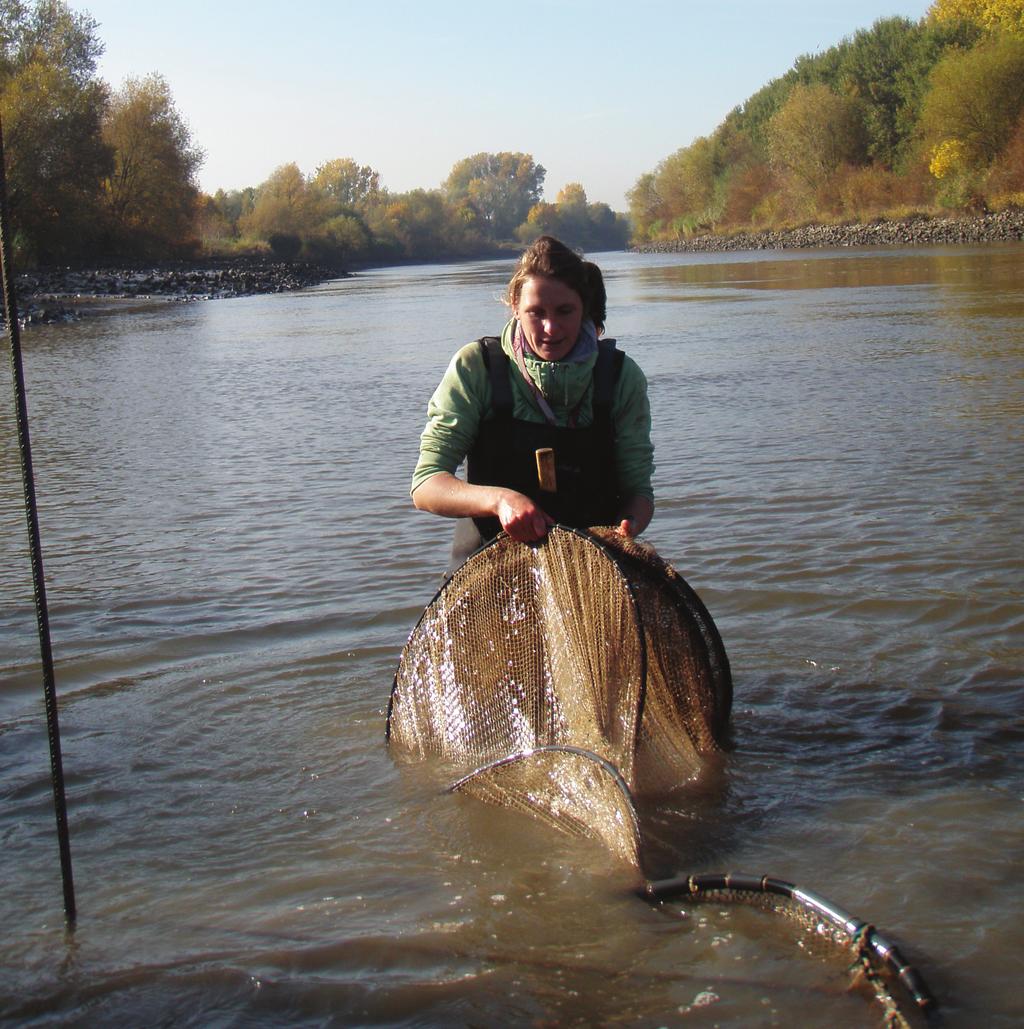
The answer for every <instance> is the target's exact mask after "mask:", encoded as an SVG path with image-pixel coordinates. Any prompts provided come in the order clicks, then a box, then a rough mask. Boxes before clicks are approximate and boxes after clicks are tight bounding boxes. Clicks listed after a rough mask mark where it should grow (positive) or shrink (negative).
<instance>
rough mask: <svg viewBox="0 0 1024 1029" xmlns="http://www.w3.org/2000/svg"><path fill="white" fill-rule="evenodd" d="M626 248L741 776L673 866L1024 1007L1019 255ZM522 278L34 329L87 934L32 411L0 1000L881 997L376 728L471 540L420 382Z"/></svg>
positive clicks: (838, 1019) (6, 667)
mask: <svg viewBox="0 0 1024 1029" xmlns="http://www.w3.org/2000/svg"><path fill="white" fill-rule="evenodd" d="M598 259H599V260H600V261H601V263H602V264H603V266H604V267H605V269H606V273H607V277H608V287H609V312H610V316H609V332H610V335H613V336H616V337H617V338H618V339H619V341H620V345H621V346H622V347H623V348H624V349H626V350H627V351H628V352H629V353H630V354H631V355H633V356H634V357H635V358H636V359H637V360H638V362H639V363H640V365H641V366H642V367H643V368H644V370H645V371H646V373H647V376H648V379H649V383H650V393H651V399H652V408H653V415H654V436H655V445H656V448H657V452H656V460H657V466H658V467H657V473H656V481H655V485H656V491H657V495H658V510H657V514H656V516H655V520H654V522H653V523H652V525H651V527H650V529H649V531H648V533H647V538H648V540H649V541H650V542H651V543H653V544H654V545H655V546H656V547H657V548H658V550H659V552H660V553H661V554H662V556H663V557H665V558H666V559H668V560H669V561H671V562H672V563H673V564H674V565H675V566H676V568H677V569H678V570H679V571H680V572H681V573H682V574H683V575H684V576H685V577H686V579H687V580H688V581H689V582H690V584H691V585H692V586H693V587H694V588H695V589H696V590H697V591H698V592H699V593H700V595H701V597H702V598H703V600H704V602H705V604H706V605H707V606H708V608H709V609H710V611H711V613H712V614H713V616H714V618H715V620H716V622H717V625H718V628H719V630H720V631H721V634H722V637H723V639H724V641H725V645H726V649H727V651H728V654H729V658H730V661H731V664H732V671H733V677H734V682H735V697H736V699H735V706H734V718H733V737H734V748H733V749H732V751H731V752H730V753H729V754H728V755H727V757H726V759H725V761H724V764H723V767H722V769H721V770H720V771H719V773H718V774H717V775H716V776H715V777H714V778H715V781H714V783H701V784H700V785H695V786H693V787H691V788H689V789H686V790H684V791H682V792H681V793H680V795H678V796H676V797H674V798H673V800H672V802H671V803H668V804H666V805H664V806H663V807H662V808H659V809H656V810H652V811H650V812H648V813H647V814H646V817H647V818H648V819H649V820H650V822H651V824H652V825H653V826H654V827H655V830H656V835H657V836H658V838H659V840H660V851H661V852H660V854H659V861H660V862H661V863H662V864H663V865H664V870H665V871H666V872H668V871H676V872H680V873H684V872H697V871H743V872H748V873H752V874H769V875H773V876H777V877H779V878H782V879H786V880H789V881H791V882H795V883H797V884H799V885H801V886H804V887H806V888H808V889H811V890H814V891H816V892H818V893H820V894H822V895H824V896H825V897H827V898H829V899H830V900H832V901H834V902H835V903H836V904H837V905H839V906H841V907H843V908H845V909H846V910H848V911H850V912H852V913H854V914H855V915H857V916H859V917H860V918H863V919H866V920H867V921H869V922H872V923H874V924H875V925H877V926H878V927H879V928H880V929H882V930H884V931H885V933H886V935H887V936H888V937H889V938H891V939H892V940H894V941H896V942H897V943H898V944H899V946H900V947H901V949H902V950H903V952H904V954H905V955H906V956H907V957H908V958H909V959H910V960H911V961H912V962H913V964H914V965H915V966H916V967H917V968H918V969H919V971H920V972H921V973H922V975H923V976H924V978H925V980H926V982H927V983H928V985H929V986H930V987H931V989H932V991H933V992H934V993H935V994H936V995H937V997H938V999H939V1002H940V1005H941V1009H940V1010H941V1014H942V1016H943V1023H944V1024H946V1025H950V1026H972V1027H973V1026H981V1025H984V1026H996V1027H1009V1026H1016V1025H1019V1024H1021V1021H1022V1020H1024V1002H1022V1000H1021V996H1022V995H1021V991H1020V983H1019V978H1020V953H1021V947H1022V944H1024V928H1022V914H1024V892H1022V890H1021V886H1020V881H1021V879H1020V876H1021V868H1022V861H1024V819H1022V810H1021V808H1022V774H1021V773H1022V765H1024V760H1022V757H1024V748H1022V741H1024V731H1022V718H1021V708H1022V698H1024V675H1022V670H1024V574H1022V572H1024V552H1022V544H1021V540H1022V529H1024V524H1022V523H1024V514H1022V501H1024V487H1022V482H1021V470H1022V454H1024V448H1022V444H1024V245H991V246H987V247H983V248H982V247H979V248H974V247H963V248H921V249H908V250H895V249H894V250H884V251H883V250H848V251H837V252H793V251H790V252H780V253H757V254H753V253H751V254H730V255H677V256H649V255H645V256H641V255H628V254H608V255H600V256H599V258H598ZM509 271H510V265H509V264H508V263H507V262H481V263H474V264H465V265H449V266H434V267H411V268H401V269H384V270H378V271H369V272H366V273H364V274H361V275H359V276H357V277H355V278H352V279H348V280H344V281H339V282H335V283H328V284H325V285H323V286H320V287H318V288H316V289H312V290H309V291H305V292H301V293H294V294H287V295H277V296H266V297H255V298H246V299H237V300H219V301H213V302H209V303H195V304H188V305H173V304H166V303H162V302H160V303H157V302H153V303H150V304H133V305H131V306H126V309H125V310H123V311H121V312H119V313H117V314H116V315H110V316H93V317H90V318H87V319H84V320H82V321H80V322H78V323H76V324H71V325H63V326H53V327H41V328H36V329H32V330H31V331H29V332H27V333H26V334H25V335H24V337H23V346H24V360H25V369H26V378H27V381H28V389H29V410H30V417H31V424H32V442H33V455H34V459H35V470H36V488H37V493H38V497H39V506H40V522H41V529H42V538H43V547H44V554H45V561H46V570H47V589H48V591H49V601H50V618H51V629H52V635H53V642H54V651H55V654H56V658H57V684H58V691H59V693H60V696H61V729H62V735H63V747H64V765H65V772H66V775H67V793H68V805H69V820H70V832H71V847H72V856H73V860H74V871H75V884H76V889H77V897H78V926H77V929H76V931H75V932H74V933H73V934H66V933H65V931H64V927H63V918H62V910H61V887H60V869H59V863H58V854H57V843H56V832H55V827H54V816H53V806H52V798H51V793H50V780H49V762H48V757H47V744H46V731H45V723H44V718H43V705H42V700H41V686H40V673H39V657H38V655H39V650H38V642H37V639H36V635H35V616H34V612H33V604H32V589H31V577H30V566H29V559H28V548H27V543H26V534H25V527H24V526H25V523H24V514H23V507H22V494H21V481H20V474H19V470H18V461H17V447H16V441H15V434H14V427H13V415H12V410H13V405H12V404H11V403H10V401H9V400H8V401H6V402H4V403H3V405H2V406H0V470H2V475H0V590H2V592H0V599H2V609H0V682H2V686H0V883H2V886H0V926H2V927H3V932H2V935H0V1019H3V1020H4V1021H5V1022H6V1023H8V1024H15V1025H52V1024H61V1025H82V1026H93V1025H126V1026H143V1025H145V1026H152V1025H174V1026H182V1025H195V1026H264V1025H288V1026H306V1025H308V1026H324V1025H339V1026H340V1025H395V1026H433V1025H464V1026H483V1025H523V1026H531V1027H548V1026H561V1025H607V1026H615V1025H630V1026H650V1027H657V1026H670V1025H685V1026H711V1025H722V1026H773V1025H785V1026H792V1025H799V1026H828V1027H830V1029H836V1027H846V1026H851V1027H852V1026H872V1025H881V1024H882V1020H883V1012H882V1009H881V1007H880V1006H879V1005H878V1004H877V1003H875V1002H873V1001H872V1000H871V999H870V997H868V996H867V995H865V994H864V993H861V992H857V991H854V992H849V991H848V989H847V987H848V985H849V976H848V974H847V966H848V964H849V960H850V959H849V956H848V955H846V954H844V953H841V952H837V951H836V950H835V949H834V948H831V947H830V946H828V945H826V944H825V943H823V942H821V941H820V939H819V938H818V937H816V936H815V934H814V933H813V932H808V931H807V930H806V929H805V928H804V927H802V926H801V925H799V924H797V923H794V922H792V921H789V920H786V919H783V918H780V917H778V916H775V915H771V914H767V913H765V912H762V911H759V910H756V909H754V908H752V907H749V906H744V905H731V904H726V903H687V904H683V903H674V904H671V905H668V906H666V907H665V908H664V909H656V908H653V907H651V906H649V905H647V904H646V903H644V902H642V901H641V900H639V899H637V898H636V897H635V896H634V895H633V893H632V892H631V889H632V886H633V880H632V879H631V877H630V875H629V874H628V873H627V872H626V871H624V870H623V869H620V868H617V867H614V865H613V863H612V862H610V860H609V858H608V857H607V856H606V855H605V854H604V853H603V852H601V851H600V849H599V848H597V846H596V845H593V846H591V845H590V844H587V843H582V842H580V841H576V840H571V839H568V838H562V837H559V836H554V835H553V834H551V833H550V831H549V830H547V829H545V828H544V827H543V826H542V825H540V824H539V823H534V822H532V821H530V820H528V819H526V818H525V817H523V816H518V815H514V814H511V813H506V812H502V811H498V810H493V809H489V808H485V807H484V805H481V804H479V803H478V802H475V801H471V800H469V799H467V798H460V797H453V796H450V795H447V794H443V793H441V792H439V788H438V787H439V780H438V778H437V776H436V775H434V774H432V773H431V772H430V770H428V769H425V768H415V767H412V768H410V767H408V766H406V767H398V766H396V764H395V763H394V762H393V761H392V759H391V757H390V756H389V754H388V752H387V750H386V748H385V745H384V717H385V710H386V705H387V699H388V692H389V688H390V684H391V679H392V676H393V673H394V669H395V666H396V663H397V659H398V655H399V652H400V650H401V647H402V645H403V643H404V641H405V638H406V636H407V635H408V633H409V631H410V629H411V628H412V626H413V625H414V623H415V622H416V619H417V618H418V616H419V613H420V611H421V610H422V608H423V606H424V605H425V604H426V603H427V602H428V601H429V599H430V598H431V596H432V595H433V593H434V591H435V589H436V587H437V585H438V583H439V576H440V573H441V571H442V570H443V568H444V565H445V561H446V558H447V549H448V543H449V538H450V523H447V522H445V521H444V520H442V519H438V518H434V517H432V516H430V515H426V514H421V513H418V512H415V511H414V510H413V508H412V506H411V504H410V502H409V500H408V495H407V491H408V482H409V477H410V475H411V472H412V467H413V464H414V462H415V457H416V450H417V443H418V435H419V432H420V429H421V428H422V423H423V418H424V411H425V405H426V401H427V398H428V396H429V393H430V391H431V390H432V389H433V387H434V385H435V383H436V381H437V380H438V378H439V377H440V375H441V372H442V371H443V369H444V367H445V365H446V363H447V361H448V358H449V357H450V355H451V353H452V352H453V351H454V350H455V349H456V348H457V346H459V345H460V344H461V343H463V342H465V341H466V340H469V339H472V338H475V337H476V336H479V335H482V334H484V333H492V332H497V331H498V330H499V329H500V327H501V325H502V323H503V321H504V317H505V315H504V310H503V308H502V307H501V305H500V303H499V302H498V297H499V294H500V292H501V288H502V285H503V283H504V281H505V280H506V279H507V277H508V274H509ZM2 381H3V383H4V384H5V389H6V390H7V391H8V395H10V379H9V376H8V375H6V374H5V375H4V376H3V379H2Z"/></svg>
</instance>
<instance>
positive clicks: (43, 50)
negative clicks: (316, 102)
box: [0, 0, 629, 265]
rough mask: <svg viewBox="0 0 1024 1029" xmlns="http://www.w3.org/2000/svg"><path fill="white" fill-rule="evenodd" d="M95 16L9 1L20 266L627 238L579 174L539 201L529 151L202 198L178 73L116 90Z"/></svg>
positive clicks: (351, 169) (4, 58) (325, 174)
mask: <svg viewBox="0 0 1024 1029" xmlns="http://www.w3.org/2000/svg"><path fill="white" fill-rule="evenodd" d="M97 30H98V26H97V23H96V21H95V20H94V19H93V18H92V17H90V16H89V15H88V14H86V13H80V12H76V11H73V10H72V9H71V8H70V7H69V6H68V5H67V4H66V3H65V2H64V0H35V2H34V3H26V2H23V0H0V119H2V125H3V132H4V141H5V150H6V157H7V183H8V199H9V211H10V216H11V226H12V231H11V243H12V245H13V248H14V251H15V254H16V257H17V259H18V260H19V263H20V264H23V265H24V264H28V265H35V264H44V265H45V264H49V265H52V264H58V263H84V262H86V261H89V262H94V263H95V262H97V261H98V260H103V259H132V258H146V259H162V258H174V257H197V256H199V255H200V254H238V253H242V254H245V253H261V252H267V251H270V252H272V253H273V254H275V255H276V256H278V257H283V258H289V259H290V258H305V259H310V260H317V261H322V262H333V263H344V262H350V261H353V260H360V259H363V260H386V259H427V258H434V257H457V256H468V255H474V254H479V253H484V252H488V251H489V250H493V249H494V248H495V246H496V245H497V244H499V243H500V242H503V241H508V240H512V239H526V238H530V239H532V238H533V237H534V236H536V235H537V234H538V232H539V231H541V227H543V229H545V230H549V229H552V228H554V227H557V229H558V230H559V231H562V232H563V234H564V235H565V236H566V238H567V239H568V240H570V241H571V242H573V243H575V244H576V245H578V246H586V247H589V248H593V249H601V248H615V247H622V246H623V245H625V242H626V240H627V237H628V233H629V228H628V222H627V220H626V218H625V216H624V215H616V214H614V213H613V212H612V211H611V210H610V208H608V206H607V205H606V204H599V203H598V204H592V203H589V202H588V201H587V199H586V194H585V192H584V190H583V187H582V186H581V185H579V184H578V183H577V184H573V185H572V186H571V187H567V188H566V190H564V191H563V193H564V195H565V196H564V202H563V198H562V197H561V195H560V198H559V199H558V200H557V201H556V202H555V203H554V204H547V203H544V202H543V201H542V196H543V187H544V176H545V169H544V168H543V167H542V166H541V165H539V164H537V163H536V162H535V161H534V159H533V157H532V156H531V155H529V154H521V153H499V154H486V153H481V154H475V155H473V156H471V157H467V158H465V159H463V160H461V161H459V162H457V163H456V164H455V166H454V167H453V168H452V170H451V173H450V174H449V176H448V178H447V179H446V180H445V182H444V183H443V184H442V185H441V187H440V188H438V189H416V190H412V191H410V192H407V193H395V192H391V191H390V190H388V189H387V188H386V187H385V186H384V184H383V183H382V182H381V177H380V174H379V173H378V172H377V171H375V170H374V169H373V168H370V167H369V166H367V165H361V164H358V163H357V162H356V161H355V160H353V159H352V158H349V157H339V158H337V159H335V160H332V161H328V162H327V163H326V164H324V165H322V166H321V167H319V168H317V169H316V170H315V171H314V172H313V173H311V174H309V175H304V174H303V173H302V172H301V171H300V170H299V168H298V167H297V166H296V165H295V164H285V165H283V166H281V167H280V168H277V169H276V170H275V171H274V172H273V173H272V174H271V175H270V177H269V178H268V179H267V180H266V181H265V182H263V183H260V184H259V185H256V186H252V187H249V188H246V189H242V190H232V191H230V192H225V191H223V190H220V191H218V192H217V193H215V194H214V195H213V196H208V195H204V194H203V193H202V192H201V191H200V189H199V187H198V184H197V173H198V171H199V169H200V167H201V165H202V162H203V159H204V154H203V152H202V151H201V150H200V149H199V148H198V147H197V146H196V145H195V143H194V141H193V139H192V136H191V133H190V131H189V128H188V125H187V123H186V121H185V119H184V118H183V117H182V115H181V113H180V112H179V111H178V109H177V107H176V105H175V103H174V99H173V97H172V95H171V91H170V88H169V86H168V84H167V82H166V81H165V80H164V79H163V78H162V77H161V76H160V75H159V74H155V73H154V74H152V75H149V76H146V77H144V78H140V79H128V80H127V81H126V82H124V83H123V84H122V85H121V86H120V87H119V88H117V89H113V88H111V87H110V86H109V85H108V84H107V83H105V82H103V81H102V80H101V79H100V78H99V77H98V76H97V62H98V60H99V57H100V56H101V55H102V52H103V44H102V42H101V40H100V39H99V37H98V34H97Z"/></svg>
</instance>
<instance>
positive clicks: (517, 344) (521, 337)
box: [512, 318, 597, 428]
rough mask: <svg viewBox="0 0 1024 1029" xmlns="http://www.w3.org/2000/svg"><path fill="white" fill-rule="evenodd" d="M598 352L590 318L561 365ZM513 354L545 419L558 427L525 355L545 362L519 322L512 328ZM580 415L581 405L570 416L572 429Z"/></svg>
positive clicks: (576, 362) (580, 361)
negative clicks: (532, 375) (530, 370)
mask: <svg viewBox="0 0 1024 1029" xmlns="http://www.w3.org/2000/svg"><path fill="white" fill-rule="evenodd" d="M596 351H597V329H595V328H594V323H593V322H592V321H590V319H589V318H588V319H585V320H584V321H583V323H582V324H581V325H580V334H579V335H578V336H577V337H576V342H575V343H574V344H573V348H572V350H570V351H569V353H568V354H566V355H565V357H563V358H562V360H561V363H562V364H579V363H582V362H583V361H586V360H588V359H589V358H590V357H592V356H593V355H594V353H595V352H596ZM512 353H513V354H514V355H515V359H516V367H518V369H519V373H520V374H521V375H522V377H523V381H524V382H525V383H526V384H527V386H529V387H530V392H531V393H532V394H533V399H534V400H535V401H536V402H537V406H538V407H539V408H540V411H541V414H543V415H544V418H545V420H546V421H547V423H548V424H549V425H557V424H558V420H557V419H556V418H555V413H554V411H552V410H551V405H550V404H549V403H548V400H547V397H545V396H544V394H543V393H542V392H541V389H540V387H539V386H538V385H537V383H536V382H534V381H533V378H532V377H531V376H530V372H529V370H528V369H527V367H526V358H525V356H524V355H525V354H527V353H529V354H531V355H532V356H533V357H536V358H537V360H538V361H540V360H543V358H541V357H538V356H537V354H536V352H535V351H534V349H533V347H531V346H530V341H529V340H528V339H527V338H526V333H525V332H523V330H522V327H521V326H520V324H519V322H516V323H515V324H514V325H513V326H512ZM582 403H583V401H582V400H581V401H580V404H582ZM578 414H579V404H577V406H576V410H574V411H572V412H571V413H570V414H569V426H570V427H572V428H575V426H576V417H577V415H578Z"/></svg>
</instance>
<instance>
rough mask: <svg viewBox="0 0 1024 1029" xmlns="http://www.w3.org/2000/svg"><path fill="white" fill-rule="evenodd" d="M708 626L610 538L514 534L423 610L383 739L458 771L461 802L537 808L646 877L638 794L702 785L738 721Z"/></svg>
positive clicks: (622, 543) (605, 533)
mask: <svg viewBox="0 0 1024 1029" xmlns="http://www.w3.org/2000/svg"><path fill="white" fill-rule="evenodd" d="M731 701H732V683H731V679H730V675H729V664H728V660H727V658H726V655H725V649H724V647H723V646H722V642H721V639H720V638H719V635H718V632H717V630H716V629H715V626H714V623H713V622H712V620H711V617H710V616H709V615H708V613H707V611H706V609H705V608H704V606H703V605H702V604H701V602H700V600H699V599H698V597H697V595H696V593H694V592H693V590H691V589H690V587H689V586H688V585H687V584H686V583H685V581H684V580H683V579H682V577H681V576H679V575H678V574H677V573H676V572H675V571H674V570H673V569H672V568H671V567H670V566H669V565H668V564H666V563H665V562H664V561H662V560H661V559H660V558H659V557H658V556H657V554H656V553H655V552H654V551H653V550H652V549H651V548H649V547H646V546H643V545H642V544H639V543H636V542H635V541H630V540H626V539H625V538H623V537H621V536H620V535H618V534H617V533H615V532H614V531H612V530H600V529H595V530H592V531H591V532H587V533H585V532H580V531H576V530H572V529H566V528H562V527H555V528H554V529H552V530H551V532H550V533H549V534H548V536H547V537H546V539H544V540H543V541H542V542H540V543H538V544H535V545H524V544H521V543H516V542H515V541H513V540H512V539H510V538H509V537H507V536H505V535H504V534H502V535H499V536H498V537H497V538H496V539H494V540H493V541H492V542H491V543H490V544H488V545H487V546H485V547H484V548H482V549H481V550H480V551H478V552H477V553H476V554H475V555H474V556H473V557H471V558H470V559H469V560H468V561H466V562H465V563H464V564H463V565H462V566H461V567H460V568H459V569H458V570H457V571H456V572H455V573H454V574H453V575H452V576H451V578H450V579H448V581H447V582H446V583H445V584H444V586H443V587H442V588H441V590H440V591H439V592H438V593H437V595H436V596H435V597H434V599H433V600H432V601H431V603H430V604H429V605H428V606H427V608H426V610H425V611H424V612H423V615H422V617H421V618H420V620H419V623H418V624H417V625H416V627H415V629H414V630H413V632H412V634H411V636H410V637H409V640H408V642H407V643H406V646H405V649H404V650H403V652H402V657H401V661H400V663H399V667H398V672H397V674H396V676H395V683H394V687H393V689H392V694H391V704H390V708H389V712H388V738H389V740H390V743H391V746H392V749H393V750H394V751H395V752H396V753H401V754H404V755H407V756H409V757H412V758H425V757H435V758H439V759H443V760H445V761H447V762H448V763H450V765H451V766H452V770H453V773H454V775H455V778H456V782H455V783H454V786H453V789H456V790H458V791H460V792H463V793H468V794H471V795H474V796H477V797H480V798H481V799H484V800H488V801H490V802H492V803H497V804H501V805H503V806H506V807H512V808H517V809H520V810H529V811H531V812H532V813H533V814H535V815H537V816H538V817H540V818H542V819H543V820H545V821H546V822H548V823H549V824H552V825H554V826H555V827H556V828H559V829H561V830H562V831H563V832H568V833H572V834H574V835H585V836H590V837H593V838H596V839H599V840H601V841H603V842H604V843H605V844H606V845H607V846H609V847H610V848H611V849H612V850H613V851H614V852H615V853H617V854H619V855H620V856H622V857H623V858H625V859H626V860H628V861H630V862H631V863H633V864H639V861H638V846H639V835H638V829H637V819H636V813H635V810H634V807H633V800H632V796H633V794H635V793H637V792H643V793H654V792H659V791H664V790H668V789H671V788H673V787H675V786H677V785H679V784H680V783H682V782H686V781H687V780H689V779H692V778H694V777H695V776H697V775H699V774H700V771H701V768H702V765H703V763H704V761H705V759H706V758H707V756H708V755H710V754H712V753H714V752H716V751H717V750H718V749H719V748H720V745H721V741H722V738H723V736H724V733H725V730H726V726H727V723H728V718H729V709H730V705H731Z"/></svg>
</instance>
